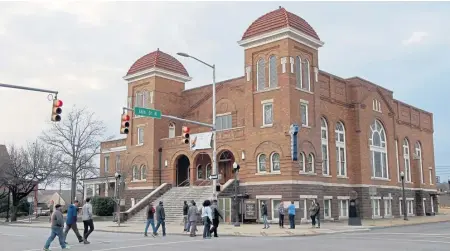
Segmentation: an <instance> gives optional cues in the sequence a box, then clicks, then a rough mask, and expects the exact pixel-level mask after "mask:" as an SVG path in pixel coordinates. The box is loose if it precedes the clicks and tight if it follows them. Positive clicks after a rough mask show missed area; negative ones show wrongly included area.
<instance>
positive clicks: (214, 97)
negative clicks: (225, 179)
mask: <svg viewBox="0 0 450 251" xmlns="http://www.w3.org/2000/svg"><path fill="white" fill-rule="evenodd" d="M177 55H179V56H182V57H186V58H192V59H194V60H196V61H198V62H200V63H202V64H204V65H206V66H208V67H210V68H211V69H212V70H213V79H212V81H213V83H212V125H213V128H212V140H213V153H212V155H213V156H212V172H213V173H212V174H213V175H216V174H217V161H216V157H217V156H216V155H217V144H216V66H215V65H210V64H208V63H206V62H204V61H202V60H200V59H198V58H196V57H193V56H191V55H189V54H187V53H183V52H178V53H177ZM212 186H213V199H216V197H217V196H216V186H217V179H213V182H212Z"/></svg>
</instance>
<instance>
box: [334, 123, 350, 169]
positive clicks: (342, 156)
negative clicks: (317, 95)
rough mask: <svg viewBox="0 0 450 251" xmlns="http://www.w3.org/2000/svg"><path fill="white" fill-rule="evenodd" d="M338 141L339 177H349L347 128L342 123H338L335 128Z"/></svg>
mask: <svg viewBox="0 0 450 251" xmlns="http://www.w3.org/2000/svg"><path fill="white" fill-rule="evenodd" d="M334 133H335V135H336V136H335V139H336V166H337V169H338V170H337V171H338V176H342V177H347V160H346V159H347V158H346V156H347V152H346V148H345V128H344V124H342V122H340V121H339V122H337V124H336V128H335V131H334Z"/></svg>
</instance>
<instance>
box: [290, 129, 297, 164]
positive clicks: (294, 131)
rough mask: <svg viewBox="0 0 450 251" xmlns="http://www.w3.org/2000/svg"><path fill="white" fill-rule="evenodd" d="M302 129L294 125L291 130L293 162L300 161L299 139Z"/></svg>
mask: <svg viewBox="0 0 450 251" xmlns="http://www.w3.org/2000/svg"><path fill="white" fill-rule="evenodd" d="M299 129H300V127H299V126H298V125H296V124H292V125H291V127H290V128H289V134H290V135H291V158H292V161H297V160H298V137H297V134H298V132H299Z"/></svg>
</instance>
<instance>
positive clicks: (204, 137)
mask: <svg viewBox="0 0 450 251" xmlns="http://www.w3.org/2000/svg"><path fill="white" fill-rule="evenodd" d="M190 140H191V142H190V144H189V147H190V149H191V151H195V150H202V149H211V140H212V132H202V133H196V134H191V135H190Z"/></svg>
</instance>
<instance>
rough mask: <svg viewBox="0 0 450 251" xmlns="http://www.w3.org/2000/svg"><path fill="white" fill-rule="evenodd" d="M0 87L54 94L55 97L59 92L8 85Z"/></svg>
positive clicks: (0, 84) (0, 85)
mask: <svg viewBox="0 0 450 251" xmlns="http://www.w3.org/2000/svg"><path fill="white" fill-rule="evenodd" d="M0 87H5V88H12V89H20V90H26V91H33V92H45V93H53V94H55V95H58V92H57V91H52V90H46V89H39V88H33V87H26V86H18V85H7V84H2V83H0Z"/></svg>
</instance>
